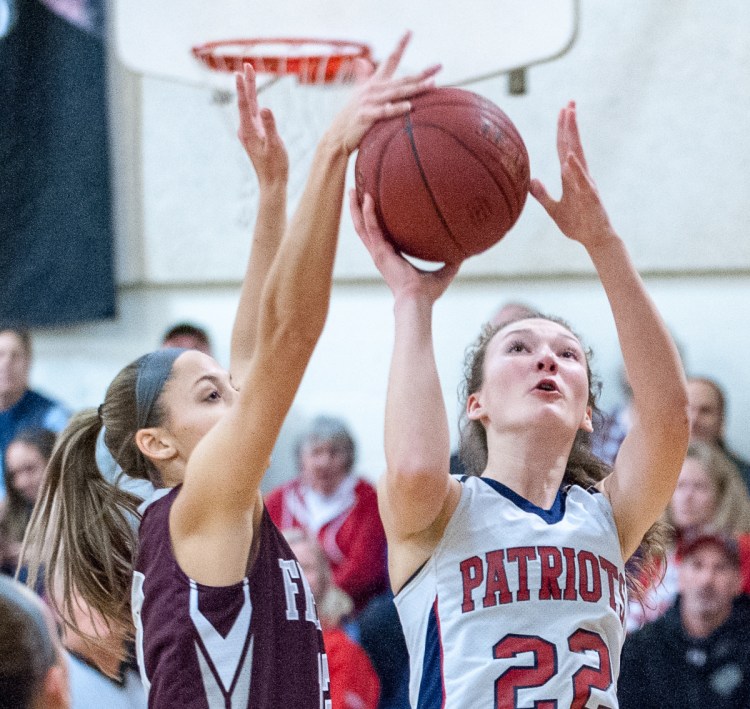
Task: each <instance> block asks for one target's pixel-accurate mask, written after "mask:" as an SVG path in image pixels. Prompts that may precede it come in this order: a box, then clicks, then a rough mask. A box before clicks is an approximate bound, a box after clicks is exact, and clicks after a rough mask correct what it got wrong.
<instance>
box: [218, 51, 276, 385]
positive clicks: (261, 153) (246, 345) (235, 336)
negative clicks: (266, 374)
mask: <svg viewBox="0 0 750 709" xmlns="http://www.w3.org/2000/svg"><path fill="white" fill-rule="evenodd" d="M236 84H237V104H238V108H239V114H240V127H239V130H238V132H237V136H238V138H239V139H240V142H241V143H242V146H243V147H244V148H245V152H246V153H247V155H248V157H249V158H250V161H251V162H252V164H253V167H254V168H255V174H256V175H257V176H258V190H259V201H258V215H257V217H256V220H255V229H254V231H253V241H252V246H251V251H250V260H249V262H248V266H247V271H246V273H245V277H244V279H243V281H242V289H241V291H240V300H239V304H238V306H237V314H236V316H235V320H234V327H233V328H232V344H231V355H230V364H229V371H230V373H231V375H232V381H234V382H238V381H241V380H242V378H243V377H245V376H247V369H248V367H249V365H250V360H251V358H252V355H253V351H254V350H255V342H256V338H257V335H258V319H259V315H260V314H259V311H260V294H261V291H262V289H263V284H264V283H265V281H266V277H267V276H268V272H269V270H270V269H271V264H272V263H273V259H274V257H275V256H276V252H277V251H278V248H279V243H280V242H281V237H282V235H283V234H284V230H285V228H286V191H287V182H288V178H289V158H288V157H287V153H286V148H285V147H284V143H283V141H282V140H281V137H280V136H279V134H278V132H277V130H276V121H275V120H274V117H273V113H271V111H270V110H269V109H267V108H263V109H261V108H259V107H258V95H257V93H256V85H255V71H254V70H253V67H252V66H251V65H250V64H246V65H245V70H244V72H243V73H242V74H237V75H236Z"/></svg>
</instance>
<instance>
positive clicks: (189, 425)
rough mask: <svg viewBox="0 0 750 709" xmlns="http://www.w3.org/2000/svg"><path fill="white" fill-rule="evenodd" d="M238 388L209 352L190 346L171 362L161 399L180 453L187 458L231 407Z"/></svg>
mask: <svg viewBox="0 0 750 709" xmlns="http://www.w3.org/2000/svg"><path fill="white" fill-rule="evenodd" d="M236 394H237V392H236V390H235V389H234V388H233V387H232V385H231V382H230V381H229V373H228V372H227V371H226V370H224V369H222V368H221V367H220V366H219V365H218V364H217V363H216V361H215V360H214V359H213V358H211V357H209V356H208V355H205V354H203V353H202V352H198V351H197V350H189V351H187V352H183V353H182V354H181V355H180V356H179V357H178V358H177V359H176V360H175V362H174V364H173V365H172V376H171V377H170V379H169V380H168V382H167V384H166V385H165V387H164V391H163V392H162V394H161V397H160V403H161V404H163V406H164V409H165V413H166V416H165V419H164V422H163V424H162V428H164V429H165V430H166V431H167V433H168V435H169V436H170V440H171V442H172V443H173V445H174V446H175V448H176V450H177V453H178V455H179V457H181V458H182V459H183V460H185V461H187V459H188V458H189V457H190V454H191V453H192V452H193V449H194V448H195V446H196V445H197V444H198V442H199V441H200V440H201V439H202V438H203V436H205V435H206V433H208V432H209V431H210V430H211V429H212V428H213V427H214V426H215V425H216V423H217V421H219V419H221V417H222V416H224V414H225V413H226V412H227V410H228V409H229V408H230V407H231V405H232V402H233V401H234V398H235V396H236Z"/></svg>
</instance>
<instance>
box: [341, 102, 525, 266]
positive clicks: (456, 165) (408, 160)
mask: <svg viewBox="0 0 750 709" xmlns="http://www.w3.org/2000/svg"><path fill="white" fill-rule="evenodd" d="M411 102H412V110H411V111H410V112H409V113H406V114H404V115H401V116H397V117H395V118H392V119H388V120H383V121H378V122H377V123H376V124H375V125H373V127H372V128H371V129H370V130H369V131H368V132H367V134H366V135H365V137H364V138H363V140H362V142H361V144H360V148H359V154H358V155H357V161H356V165H355V181H356V188H357V195H358V197H359V199H360V202H361V201H362V199H363V198H364V195H365V193H368V194H370V195H371V196H372V198H373V199H374V201H375V211H376V214H377V217H378V221H379V223H380V226H381V228H382V229H383V231H384V233H385V235H386V237H387V238H388V239H389V240H390V241H391V242H392V243H393V244H394V246H395V247H396V248H397V249H398V250H399V251H401V252H402V253H404V254H408V255H410V256H414V257H416V258H419V259H423V260H425V261H440V262H444V263H453V262H456V261H460V260H463V259H465V258H467V257H468V256H473V255H475V254H478V253H480V252H482V251H484V250H486V249H488V248H489V247H490V246H492V245H493V244H495V243H497V242H498V241H499V240H500V239H502V237H503V236H505V234H506V233H507V232H508V231H509V230H510V229H511V227H512V226H513V225H514V224H515V223H516V221H517V219H518V217H519V216H520V214H521V210H522V209H523V205H524V203H525V201H526V195H527V194H528V191H529V179H530V169H529V156H528V153H527V151H526V146H525V145H524V142H523V139H522V138H521V135H520V134H519V132H518V130H517V129H516V127H515V126H514V125H513V123H512V122H511V120H510V119H509V118H508V116H507V115H506V114H505V113H504V112H503V111H502V110H500V108H498V107H497V106H496V105H495V104H494V103H492V102H491V101H488V100H487V99H485V98H484V97H482V96H479V95H477V94H475V93H472V92H471V91H465V90H463V89H453V88H438V89H432V90H430V91H428V92H426V93H424V94H421V95H419V96H417V97H415V98H413V99H412V100H411Z"/></svg>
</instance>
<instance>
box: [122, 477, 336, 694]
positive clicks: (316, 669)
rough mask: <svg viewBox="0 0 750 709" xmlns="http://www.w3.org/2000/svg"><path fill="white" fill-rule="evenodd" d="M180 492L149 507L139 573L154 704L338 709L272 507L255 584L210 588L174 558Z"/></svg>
mask: <svg viewBox="0 0 750 709" xmlns="http://www.w3.org/2000/svg"><path fill="white" fill-rule="evenodd" d="M178 489H179V488H174V489H172V490H168V491H160V493H157V496H156V497H155V499H153V500H152V501H151V503H150V504H148V505H147V506H146V509H145V512H144V514H143V519H142V521H141V527H140V532H139V536H140V540H139V549H138V556H137V559H136V564H135V571H134V576H133V590H132V599H133V619H134V622H135V627H136V645H137V652H138V664H139V666H140V670H141V677H142V679H143V684H144V687H145V688H146V691H147V692H148V705H149V707H150V708H152V709H282V708H284V707H289V708H290V709H291V708H292V707H293V708H294V709H330V707H331V702H330V694H329V688H328V660H327V658H326V655H325V650H324V648H323V638H322V635H321V631H320V622H319V621H318V614H317V611H316V608H315V602H314V600H313V597H312V593H311V591H310V587H309V585H308V583H307V580H306V579H305V577H304V575H303V573H302V569H301V568H300V566H299V564H298V563H297V560H296V559H295V557H294V554H293V553H292V551H291V549H290V548H289V545H288V544H287V543H286V540H285V539H284V537H283V536H282V535H281V533H280V532H279V530H278V529H277V528H276V526H275V525H274V524H273V522H272V521H271V519H270V517H269V516H268V513H267V512H266V510H265V509H264V510H263V519H262V521H261V525H260V544H259V548H258V554H257V557H256V559H255V561H254V563H253V564H252V567H251V568H249V569H248V573H247V575H246V578H245V579H243V580H242V581H241V582H240V583H237V584H234V585H232V586H204V585H202V584H199V583H197V582H195V581H193V580H192V579H191V578H189V577H188V576H186V575H185V573H184V572H183V571H182V569H180V567H179V566H178V564H177V561H176V560H175V557H174V554H173V553H172V543H171V539H170V535H169V510H170V508H171V506H172V502H173V501H174V499H175V497H176V496H177V492H178ZM159 495H161V496H159Z"/></svg>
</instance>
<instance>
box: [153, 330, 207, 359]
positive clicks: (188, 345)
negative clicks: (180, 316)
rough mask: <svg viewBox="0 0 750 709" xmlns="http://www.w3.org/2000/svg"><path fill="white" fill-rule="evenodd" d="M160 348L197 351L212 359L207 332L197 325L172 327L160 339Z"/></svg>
mask: <svg viewBox="0 0 750 709" xmlns="http://www.w3.org/2000/svg"><path fill="white" fill-rule="evenodd" d="M161 346H162V348H166V347H180V348H182V349H186V350H198V352H203V354H207V355H208V356H209V357H213V356H214V355H213V352H212V351H211V338H209V336H208V332H206V330H204V329H203V328H202V327H200V326H199V325H195V324H194V323H190V322H179V323H176V324H175V325H172V326H171V327H170V328H169V329H168V330H167V331H166V332H165V333H164V335H163V336H162V338H161Z"/></svg>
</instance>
